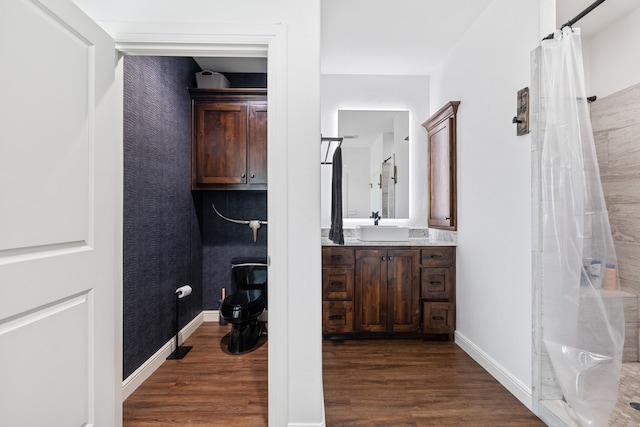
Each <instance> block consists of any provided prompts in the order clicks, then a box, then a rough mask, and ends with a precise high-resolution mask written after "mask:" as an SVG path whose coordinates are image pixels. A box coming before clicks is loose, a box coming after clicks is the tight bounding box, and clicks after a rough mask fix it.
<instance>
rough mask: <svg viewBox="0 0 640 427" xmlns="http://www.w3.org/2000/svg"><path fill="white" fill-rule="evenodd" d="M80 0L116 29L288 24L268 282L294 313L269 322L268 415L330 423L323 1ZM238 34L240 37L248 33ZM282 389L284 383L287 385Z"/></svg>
mask: <svg viewBox="0 0 640 427" xmlns="http://www.w3.org/2000/svg"><path fill="white" fill-rule="evenodd" d="M73 1H74V3H76V4H77V5H78V6H79V7H80V8H81V9H83V10H84V11H85V12H86V13H87V14H88V15H89V16H91V17H92V18H93V19H94V20H96V21H98V22H99V23H101V24H102V25H103V26H104V27H105V28H107V29H108V30H109V29H111V30H112V31H113V29H118V30H119V31H124V30H126V31H132V32H136V30H138V31H143V30H141V29H142V28H146V26H145V23H149V22H153V23H161V24H162V25H157V26H155V29H156V32H162V31H163V29H165V28H166V32H167V33H169V31H170V29H172V28H175V27H176V26H178V27H185V28H187V30H186V31H187V33H188V32H189V31H190V30H189V29H188V28H190V27H191V26H193V28H196V27H197V28H199V29H202V28H205V29H210V31H211V32H212V33H215V30H216V28H218V27H221V26H225V25H226V28H229V27H230V24H233V27H234V28H241V29H242V28H247V27H248V26H253V27H252V28H254V27H255V28H257V27H260V26H263V27H265V28H267V27H269V28H271V27H273V26H275V25H279V26H281V27H283V31H284V37H285V38H286V46H285V47H286V49H283V50H279V51H278V53H279V54H281V55H282V54H284V55H286V61H284V63H285V64H286V66H283V67H282V68H279V69H277V70H276V72H275V74H278V76H279V77H278V78H282V80H281V81H283V82H284V83H283V84H284V85H286V90H285V91H284V93H286V96H285V97H284V98H283V99H280V100H278V103H277V105H276V107H277V109H276V110H277V111H273V110H270V121H271V120H272V119H271V117H272V115H276V114H281V115H286V120H282V116H280V120H279V123H281V122H284V123H286V125H285V129H283V131H282V136H281V138H279V139H278V140H277V141H270V153H271V152H272V147H274V146H275V147H277V150H276V151H277V152H278V153H279V158H278V159H275V160H277V165H278V166H279V167H280V169H278V171H277V176H278V177H281V176H288V177H290V179H287V180H285V182H283V185H281V186H278V188H276V189H274V190H273V191H270V192H269V197H270V202H269V203H270V207H269V212H270V217H269V220H270V227H271V229H272V230H274V227H272V226H271V221H272V216H271V212H276V215H275V216H277V217H278V218H275V219H276V220H277V222H280V223H282V222H283V221H285V224H286V225H285V226H284V228H285V230H283V231H284V233H283V234H282V235H279V237H278V239H276V238H270V239H269V256H270V258H271V268H272V269H273V268H275V269H276V270H277V272H278V275H277V277H278V278H279V279H280V280H279V281H277V283H273V282H272V283H273V285H272V286H271V287H270V290H269V291H270V294H272V295H274V296H275V297H276V298H277V299H278V305H280V306H281V307H283V308H284V309H285V310H286V313H274V314H277V317H278V318H282V317H284V318H285V319H288V321H287V322H285V323H284V324H282V323H281V324H279V325H278V328H277V330H274V329H275V328H274V327H273V326H274V325H272V327H271V328H270V329H271V330H270V334H269V335H270V337H269V340H270V343H271V345H270V347H269V365H270V367H271V366H273V365H272V364H276V366H277V367H278V370H277V372H276V373H277V374H279V377H278V378H277V381H272V380H275V379H276V378H274V377H273V375H274V372H273V371H272V370H271V369H270V372H269V378H270V383H269V386H270V389H271V388H272V387H275V388H276V389H277V391H278V393H277V395H276V396H273V395H271V397H272V399H270V401H269V417H270V421H272V420H276V421H275V422H274V425H279V426H280V425H285V424H288V425H289V426H299V425H305V426H321V425H324V404H323V395H322V338H321V324H322V314H321V304H320V301H321V266H320V263H321V257H320V248H321V242H320V233H319V232H318V230H319V229H320V202H319V197H318V193H319V190H318V189H319V188H320V172H319V170H320V164H319V162H318V145H319V144H318V139H319V135H320V119H319V118H320V111H319V105H320V98H319V93H320V92H319V87H320V81H319V70H320V59H319V56H320V50H319V46H320V1H319V0H311V1H304V2H299V1H294V0H245V1H242V2H223V1H216V0H190V1H188V2H177V1H175V0H138V1H132V0H111V1H109V2H105V1H101V0H73ZM179 24H182V25H179ZM186 24H188V25H189V26H187V25H186ZM260 28H262V27H260ZM158 29H159V30H158ZM194 31H195V30H194ZM235 39H236V40H237V41H238V42H242V41H243V37H242V35H241V34H239V35H238V36H237V37H236V38H235ZM189 56H190V55H189ZM269 59H270V62H275V63H279V62H278V60H279V58H269ZM270 78H271V75H270ZM270 102H271V101H270ZM270 133H271V129H270ZM280 154H282V155H281V156H280ZM271 157H272V156H271V154H270V160H269V165H270V171H269V173H270V176H271V174H272V173H274V174H276V172H273V169H274V168H271V165H273V164H274V163H273V162H275V160H273V159H272V158H271ZM285 187H286V188H285ZM274 192H275V193H277V194H281V195H283V196H282V197H283V198H284V200H286V202H285V203H282V204H278V205H277V206H273V204H272V203H271V202H272V200H271V197H272V194H273V193H274ZM279 197H280V196H279ZM279 200H282V198H279V199H277V200H276V203H278V201H279ZM283 236H284V237H283ZM275 240H278V242H279V243H278V245H277V247H276V250H275V251H272V242H273V241H275ZM274 266H275V267H274ZM270 271H271V270H270ZM280 273H282V274H280ZM270 274H271V272H270ZM315 302H317V303H315ZM270 314H271V313H270ZM270 319H271V315H270ZM276 338H277V339H276ZM274 355H275V357H274ZM283 362H284V363H283ZM283 365H284V366H283ZM281 390H284V391H283V392H282V393H281V392H280V391H281ZM270 392H271V390H270ZM274 397H275V398H274ZM274 409H276V410H275V411H274ZM274 412H277V414H274ZM282 413H283V414H282ZM274 417H275V418H274Z"/></svg>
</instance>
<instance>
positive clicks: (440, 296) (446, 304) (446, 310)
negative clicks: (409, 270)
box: [420, 247, 456, 340]
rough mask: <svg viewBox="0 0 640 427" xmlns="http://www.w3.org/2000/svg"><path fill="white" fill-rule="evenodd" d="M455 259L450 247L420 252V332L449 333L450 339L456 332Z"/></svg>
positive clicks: (453, 250) (432, 248)
mask: <svg viewBox="0 0 640 427" xmlns="http://www.w3.org/2000/svg"><path fill="white" fill-rule="evenodd" d="M455 256H456V252H455V248H453V247H429V248H424V249H422V250H421V266H422V267H421V270H422V271H421V274H420V276H421V279H420V304H421V306H422V307H421V308H422V332H423V333H425V334H448V335H449V339H450V340H451V339H453V333H454V332H455V330H456V325H455V322H456V312H455V309H456V290H455V283H456V282H455V273H456V269H455V265H456V261H455Z"/></svg>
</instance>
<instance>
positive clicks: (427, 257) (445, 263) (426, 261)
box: [420, 246, 455, 267]
mask: <svg viewBox="0 0 640 427" xmlns="http://www.w3.org/2000/svg"><path fill="white" fill-rule="evenodd" d="M454 249H455V248H453V247H442V246H437V247H433V248H424V249H422V250H421V251H420V252H421V254H422V255H421V262H422V266H423V267H449V266H450V265H453V255H454V252H453V251H454Z"/></svg>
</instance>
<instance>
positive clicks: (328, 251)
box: [322, 247, 355, 334]
mask: <svg viewBox="0 0 640 427" xmlns="http://www.w3.org/2000/svg"><path fill="white" fill-rule="evenodd" d="M354 264H355V257H354V253H353V249H351V248H342V247H340V248H338V247H325V248H322V332H323V333H327V334H331V333H340V334H342V333H351V332H353V312H354V306H353V280H354Z"/></svg>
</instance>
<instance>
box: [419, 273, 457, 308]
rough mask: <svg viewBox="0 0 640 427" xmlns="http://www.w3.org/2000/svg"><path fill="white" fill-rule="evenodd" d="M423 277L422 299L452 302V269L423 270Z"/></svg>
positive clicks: (421, 282) (421, 283)
mask: <svg viewBox="0 0 640 427" xmlns="http://www.w3.org/2000/svg"><path fill="white" fill-rule="evenodd" d="M421 275H422V279H421V281H420V298H422V299H431V300H434V299H438V300H450V299H451V298H452V296H453V280H452V278H451V268H438V267H429V268H423V269H422V274H421Z"/></svg>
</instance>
